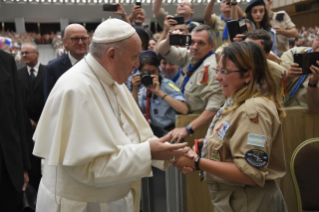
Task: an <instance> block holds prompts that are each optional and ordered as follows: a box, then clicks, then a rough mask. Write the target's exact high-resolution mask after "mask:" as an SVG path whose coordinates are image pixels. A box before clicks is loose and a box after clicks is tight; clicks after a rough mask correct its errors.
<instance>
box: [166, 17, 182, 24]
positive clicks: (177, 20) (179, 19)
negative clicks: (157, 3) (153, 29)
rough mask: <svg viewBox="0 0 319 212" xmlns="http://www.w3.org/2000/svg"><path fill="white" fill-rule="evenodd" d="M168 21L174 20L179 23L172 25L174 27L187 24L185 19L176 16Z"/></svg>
mask: <svg viewBox="0 0 319 212" xmlns="http://www.w3.org/2000/svg"><path fill="white" fill-rule="evenodd" d="M168 19H173V20H175V21H176V22H177V24H172V25H179V24H185V21H184V17H180V16H175V17H171V18H168Z"/></svg>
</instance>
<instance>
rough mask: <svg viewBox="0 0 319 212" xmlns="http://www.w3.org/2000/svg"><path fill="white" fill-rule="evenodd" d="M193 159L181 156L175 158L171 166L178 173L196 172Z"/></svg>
mask: <svg viewBox="0 0 319 212" xmlns="http://www.w3.org/2000/svg"><path fill="white" fill-rule="evenodd" d="M194 161H195V159H194V158H189V157H186V156H182V157H179V158H177V159H176V160H175V161H174V162H173V165H174V166H175V167H176V168H177V169H178V170H180V171H182V170H184V171H185V172H187V173H189V171H191V170H196V168H195V162H194Z"/></svg>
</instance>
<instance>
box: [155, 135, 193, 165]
mask: <svg viewBox="0 0 319 212" xmlns="http://www.w3.org/2000/svg"><path fill="white" fill-rule="evenodd" d="M171 137H172V136H171V134H168V135H166V136H163V137H162V138H159V139H154V140H151V141H150V147H151V155H152V159H154V160H169V159H171V158H173V157H180V156H182V155H184V154H186V153H187V152H188V151H189V150H190V149H189V147H187V143H179V144H171V143H168V142H166V141H169V140H170V139H171Z"/></svg>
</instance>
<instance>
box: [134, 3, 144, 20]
mask: <svg viewBox="0 0 319 212" xmlns="http://www.w3.org/2000/svg"><path fill="white" fill-rule="evenodd" d="M138 14H143V10H142V8H141V7H140V6H138V5H135V6H134V7H133V8H132V16H133V17H134V18H136V16H137V15H138Z"/></svg>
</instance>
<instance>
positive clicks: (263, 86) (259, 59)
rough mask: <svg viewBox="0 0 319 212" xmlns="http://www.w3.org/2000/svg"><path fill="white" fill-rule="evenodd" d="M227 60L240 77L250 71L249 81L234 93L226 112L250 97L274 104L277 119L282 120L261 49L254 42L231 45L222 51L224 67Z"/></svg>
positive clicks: (280, 109)
mask: <svg viewBox="0 0 319 212" xmlns="http://www.w3.org/2000/svg"><path fill="white" fill-rule="evenodd" d="M227 59H228V60H231V61H232V62H233V63H234V64H235V65H236V66H237V67H238V68H239V70H241V72H240V74H241V76H242V77H244V74H245V73H246V72H247V71H248V70H251V71H252V76H251V80H250V81H249V83H247V84H245V85H244V86H243V87H242V88H241V89H239V90H238V91H237V92H236V94H235V98H234V99H233V101H234V102H233V103H234V105H233V106H232V107H231V108H229V109H228V110H234V109H236V108H237V107H238V106H240V105H241V104H242V103H244V102H245V100H246V99H249V98H251V97H265V98H267V99H270V100H272V101H273V102H274V103H275V105H276V107H277V111H278V115H279V117H280V118H281V119H282V118H284V117H285V111H284V108H283V104H282V100H281V98H280V94H279V93H278V89H277V86H276V83H275V80H274V78H273V76H272V75H271V74H270V72H269V68H268V64H267V59H266V55H265V53H264V51H263V50H262V49H261V47H260V46H258V45H257V44H255V43H254V42H239V43H235V44H232V45H230V46H228V47H226V48H225V49H224V51H223V58H222V63H223V66H224V67H225V66H226V60H227Z"/></svg>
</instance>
